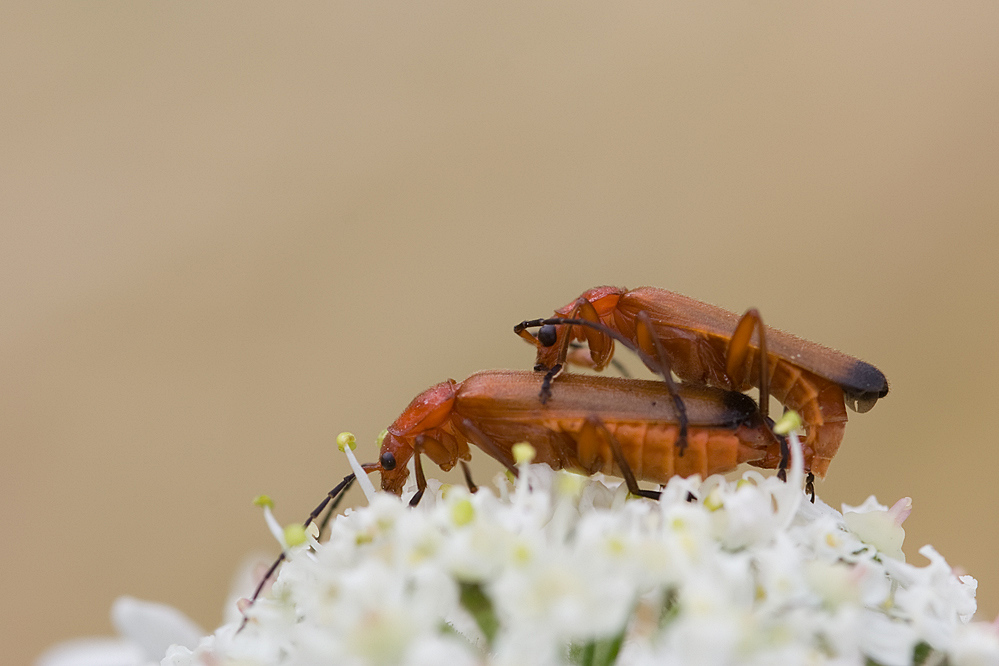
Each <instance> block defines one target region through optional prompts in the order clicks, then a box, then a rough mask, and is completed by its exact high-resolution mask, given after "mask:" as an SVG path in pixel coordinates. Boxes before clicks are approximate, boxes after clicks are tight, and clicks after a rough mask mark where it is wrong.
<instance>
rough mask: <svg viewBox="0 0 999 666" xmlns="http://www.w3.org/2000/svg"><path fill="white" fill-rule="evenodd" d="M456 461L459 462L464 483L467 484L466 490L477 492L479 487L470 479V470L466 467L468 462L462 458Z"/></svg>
mask: <svg viewBox="0 0 999 666" xmlns="http://www.w3.org/2000/svg"><path fill="white" fill-rule="evenodd" d="M458 462H460V463H461V472H462V474H464V475H465V483H467V484H468V492H470V493H477V492H479V487H478V486H477V485H475V482H474V481H472V470H471V469H469V468H468V463H467V462H465V461H464V460H459V461H458Z"/></svg>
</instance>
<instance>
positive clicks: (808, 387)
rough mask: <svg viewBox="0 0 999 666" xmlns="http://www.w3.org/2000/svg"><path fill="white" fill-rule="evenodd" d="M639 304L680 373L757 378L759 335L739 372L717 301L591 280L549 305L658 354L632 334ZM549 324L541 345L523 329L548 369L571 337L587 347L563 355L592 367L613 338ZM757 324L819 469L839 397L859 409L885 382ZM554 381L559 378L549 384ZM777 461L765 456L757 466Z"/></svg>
mask: <svg viewBox="0 0 999 666" xmlns="http://www.w3.org/2000/svg"><path fill="white" fill-rule="evenodd" d="M643 312H644V313H646V314H647V315H648V318H649V320H650V322H651V324H652V328H653V332H654V333H655V335H657V336H658V337H659V340H660V342H661V344H662V347H663V350H664V353H665V356H666V359H663V360H665V361H666V363H667V364H668V366H669V368H670V369H671V370H672V371H673V372H674V373H675V374H676V375H677V376H678V377H680V379H681V380H683V381H685V382H691V383H695V384H699V385H703V386H715V387H719V388H723V389H728V390H732V391H746V390H748V389H750V388H752V387H754V386H757V387H758V386H759V385H760V370H759V357H758V354H759V342H758V335H754V336H753V338H752V340H748V339H747V340H746V342H745V346H744V347H742V348H741V349H740V351H741V352H743V353H745V354H746V355H745V358H744V361H743V362H742V363H741V364H740V365H739V368H738V369H739V371H740V373H739V375H736V376H733V373H730V372H729V371H728V369H727V367H726V364H727V359H728V357H729V354H730V352H731V347H732V346H733V345H732V338H733V331H735V330H736V327H737V326H738V325H739V323H740V317H739V315H736V314H735V313H732V312H729V311H727V310H724V309H722V308H719V307H717V306H714V305H710V304H708V303H704V302H702V301H698V300H695V299H693V298H689V297H687V296H683V295H681V294H677V293H674V292H671V291H666V290H664V289H657V288H655V287H640V288H638V289H632V290H627V289H622V288H619V287H597V288H595V289H590V290H589V291H586V292H584V293H583V295H582V296H580V297H579V298H578V299H576V300H574V301H572V302H571V303H569V304H568V305H566V306H565V307H563V308H560V309H559V310H556V311H555V313H556V316H558V317H564V318H569V319H573V318H587V319H589V318H592V317H593V316H594V314H595V317H596V318H597V320H598V321H599V322H600V323H602V324H603V325H605V326H607V327H609V328H611V329H614V330H616V331H618V332H619V333H621V334H622V335H623V336H625V337H626V338H628V339H630V340H632V341H634V342H635V344H637V345H638V346H639V347H640V348H641V349H642V350H643V351H645V352H646V353H647V354H649V355H650V356H652V357H653V358H657V355H656V350H655V348H654V346H653V345H650V344H649V343H648V341H647V340H645V339H643V338H642V336H641V335H639V331H638V326H637V321H638V317H639V313H643ZM587 315H589V316H587ZM555 328H556V334H557V340H556V343H555V344H554V345H551V346H548V347H545V346H542V345H540V344H539V343H538V342H537V340H536V339H534V338H533V336H531V335H530V334H527V335H525V336H524V337H527V338H528V339H529V340H531V341H532V342H533V343H534V344H536V345H537V346H538V354H537V365H536V366H535V367H536V369H546V370H547V369H551V368H553V367H556V365H558V364H560V363H562V362H563V360H566V354H567V352H566V347H567V346H568V342H569V341H571V340H578V341H586V342H587V343H588V345H589V353H588V354H586V351H587V350H585V349H583V350H577V353H574V354H572V355H570V356H569V357H568V360H569V362H572V363H577V364H581V365H587V366H589V367H592V368H593V369H595V370H601V369H603V368H604V367H606V365H607V364H608V363H609V362H610V360H611V357H612V356H613V354H614V340H613V339H611V338H610V337H609V336H607V335H606V334H603V333H600V332H599V331H594V330H593V329H589V328H586V327H583V326H578V325H572V326H570V325H562V326H556V327H555ZM763 328H764V330H765V334H766V346H767V368H768V374H769V392H770V395H773V396H774V397H775V398H777V400H778V401H780V402H781V403H782V404H784V405H785V406H787V407H789V408H790V409H793V410H795V411H797V412H798V413H800V414H801V416H802V419H803V421H804V424H805V428H806V433H807V435H806V438H805V441H804V443H803V444H804V447H805V465H806V469H808V470H809V471H811V472H812V473H814V474H816V475H818V476H820V477H822V476H825V473H826V470H827V469H828V467H829V462H830V460H832V457H833V456H834V455H835V454H836V451H837V449H838V448H839V444H840V441H841V440H842V438H843V430H844V429H845V427H846V421H847V415H846V405H847V404H849V405H850V407H851V408H852V409H854V410H855V411H857V412H866V411H867V410H869V409H871V407H873V406H874V403H875V402H877V400H878V399H879V398H881V397H884V396H885V395H886V394H887V393H888V382H887V380H886V379H885V376H884V375H883V374H882V373H881V371H879V370H878V369H877V368H875V367H874V366H873V365H870V364H869V363H865V362H864V361H861V360H859V359H856V358H853V357H852V356H848V355H846V354H843V353H841V352H838V351H836V350H834V349H830V348H828V347H824V346H822V345H820V344H817V343H814V342H809V341H808V340H803V339H801V338H799V337H797V336H794V335H791V334H790V333H785V332H784V331H780V330H778V329H775V328H771V327H769V326H764V327H763ZM521 335H524V334H523V333H521ZM567 337H568V339H566V338H567ZM578 352H582V353H578ZM561 381H563V379H562V378H559V379H558V380H557V381H556V382H555V384H557V383H558V382H561ZM778 455H779V454H778ZM776 464H777V463H776V462H775V461H773V460H770V459H769V458H768V459H767V460H766V461H765V464H764V466H766V467H775V466H776Z"/></svg>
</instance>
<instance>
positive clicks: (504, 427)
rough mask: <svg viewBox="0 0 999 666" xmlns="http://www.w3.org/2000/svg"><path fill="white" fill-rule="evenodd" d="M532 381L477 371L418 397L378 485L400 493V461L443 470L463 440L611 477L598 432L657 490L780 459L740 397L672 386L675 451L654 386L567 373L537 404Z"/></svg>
mask: <svg viewBox="0 0 999 666" xmlns="http://www.w3.org/2000/svg"><path fill="white" fill-rule="evenodd" d="M542 380H543V378H542V376H541V375H540V373H536V372H530V371H515V370H487V371H484V372H478V373H476V374H474V375H472V376H470V377H469V378H468V379H466V380H465V381H463V382H455V381H453V380H448V381H446V382H442V383H440V384H437V385H436V386H433V387H431V388H430V389H428V390H426V391H424V392H423V393H421V394H420V395H419V396H417V397H416V399H414V400H413V402H412V403H411V404H410V405H409V407H407V408H406V410H405V411H404V412H403V413H402V415H400V416H399V418H398V419H396V421H395V422H394V423H393V424H392V425H391V426H389V428H388V431H387V434H386V436H385V438H384V439H383V440H382V448H381V456H380V460H381V461H382V462H381V463H380V465H379V468H380V471H381V473H382V489H383V490H387V491H390V492H393V493H396V494H400V493H401V492H402V489H403V486H404V485H405V482H406V479H407V478H408V476H409V470H408V468H407V463H408V462H409V459H410V458H411V457H412V456H413V455H414V453H416V452H417V451H419V452H420V453H425V454H426V455H427V457H429V458H430V459H431V460H432V461H433V462H434V463H436V464H437V465H438V466H440V467H441V468H442V469H444V470H445V471H447V470H449V469H451V468H452V467H453V466H454V465H455V464H457V462H458V461H459V460H468V459H469V458H470V457H471V456H470V451H469V446H468V444H469V443H474V444H476V445H478V446H480V447H481V448H483V449H484V450H485V451H486V452H487V453H489V454H490V455H492V456H493V457H495V458H497V459H498V460H500V462H502V463H503V464H504V465H506V466H507V467H511V466H512V465H513V464H514V459H513V453H512V447H513V445H514V444H517V443H518V442H529V443H530V444H532V445H533V446H534V448H535V450H536V452H537V454H536V457H535V462H543V463H548V464H549V465H550V466H551V467H553V468H554V469H563V468H567V469H576V470H580V471H583V472H585V473H588V474H593V473H596V472H603V473H605V474H613V475H617V476H621V475H622V472H621V469H620V468H619V466H618V465H617V464H616V462H615V460H614V456H613V454H612V451H611V448H610V446H609V445H608V443H607V441H606V438H605V437H603V436H602V434H601V433H602V432H603V431H602V430H601V429H605V431H606V433H609V434H610V435H611V436H612V437H614V438H615V439H616V440H617V442H618V443H619V445H620V448H621V451H622V453H623V454H624V457H625V459H626V461H627V463H628V465H629V467H630V468H631V470H632V471H633V472H634V475H635V477H637V478H638V479H641V480H645V481H651V482H654V483H657V484H664V483H666V481H667V480H668V479H669V478H670V477H672V476H674V475H681V476H689V475H691V474H701V475H703V476H707V475H709V474H714V473H718V472H725V471H729V470H731V469H734V468H735V467H736V466H737V465H739V464H740V463H743V462H747V463H750V464H754V465H764V466H770V467H775V466H776V464H777V463H776V461H777V460H779V457H780V445H779V443H778V442H777V440H776V438H775V437H774V436H773V434H772V433H771V432H770V430H769V428H768V427H767V425H766V423H765V421H764V420H763V418H762V416H761V415H760V413H759V409H758V408H757V406H756V403H754V402H753V400H752V399H751V398H749V397H748V396H745V395H743V394H741V393H735V392H731V391H724V390H720V389H713V388H707V387H681V396H682V398H683V400H684V403H685V406H686V410H687V415H688V420H689V434H688V443H687V447H686V450H685V451H684V452H683V454H682V455H680V453H679V451H678V447H677V446H676V444H677V439H678V433H679V426H678V417H677V413H676V410H675V408H674V404H673V402H672V398H671V396H670V394H669V392H668V391H667V389H666V386H665V385H664V384H663V383H662V382H658V381H648V380H639V379H622V378H617V377H600V376H593V375H567V376H565V377H562V378H560V379H559V381H558V382H556V384H555V385H554V386H553V390H552V396H551V399H550V400H549V401H548V402H547V403H546V404H544V405H542V404H540V402H539V401H538V391H539V390H540V388H541V383H542ZM387 455H388V456H390V457H391V460H392V464H391V465H390V466H386V464H385V461H386V460H387V459H388V458H387ZM389 467H390V468H389ZM417 480H418V482H419V472H418V477H417Z"/></svg>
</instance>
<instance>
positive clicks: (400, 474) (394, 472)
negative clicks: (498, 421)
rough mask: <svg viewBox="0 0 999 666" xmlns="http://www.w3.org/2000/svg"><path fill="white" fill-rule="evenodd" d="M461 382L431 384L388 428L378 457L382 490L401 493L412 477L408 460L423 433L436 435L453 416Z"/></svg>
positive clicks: (449, 381) (451, 380)
mask: <svg viewBox="0 0 999 666" xmlns="http://www.w3.org/2000/svg"><path fill="white" fill-rule="evenodd" d="M457 387H458V384H457V382H455V381H454V380H453V379H449V380H447V381H446V382H441V383H440V384H437V385H436V386H432V387H430V388H429V389H427V390H426V391H424V392H423V393H421V394H420V395H418V396H416V397H415V398H414V399H413V401H412V402H411V403H409V407H407V408H406V409H405V410H404V411H403V412H402V414H400V415H399V418H397V419H396V420H395V423H393V424H392V425H390V426H389V427H388V431H387V433H386V435H385V439H383V440H382V448H381V452H380V453H379V456H378V462H379V470H380V471H381V473H382V490H386V491H388V492H390V493H395V494H396V495H401V494H402V489H403V486H405V485H406V479H407V478H409V459H410V458H412V457H413V453H414V443H415V441H416V439H417V438H418V437H419V436H420V435H424V434H428V433H429V434H431V435H432V434H433V433H432V431H433V430H434V429H435V428H438V427H440V426H441V425H443V424H444V423H445V422H446V421H447V420H448V418H450V416H451V410H452V408H453V406H454V397H455V391H457Z"/></svg>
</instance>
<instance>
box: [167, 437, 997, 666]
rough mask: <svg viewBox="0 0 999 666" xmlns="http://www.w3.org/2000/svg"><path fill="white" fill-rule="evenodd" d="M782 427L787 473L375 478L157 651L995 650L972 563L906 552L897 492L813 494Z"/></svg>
mask: <svg viewBox="0 0 999 666" xmlns="http://www.w3.org/2000/svg"><path fill="white" fill-rule="evenodd" d="M792 439H793V440H794V441H793V448H794V449H796V450H793V451H792V468H791V470H790V474H789V478H788V482H787V483H785V482H783V481H780V480H779V479H777V478H776V477H770V478H767V477H764V476H763V475H761V474H759V473H757V472H754V471H750V472H747V473H746V474H745V475H744V476H743V477H742V478H741V479H740V480H738V481H735V482H730V481H726V480H725V479H723V478H721V477H710V478H708V479H706V480H701V479H699V478H697V477H692V478H688V479H682V478H674V479H673V480H671V481H670V483H669V484H668V485H667V486H666V487H665V488H664V489H663V493H662V497H661V499H660V500H659V501H650V500H647V499H635V498H630V497H629V496H628V494H627V490H626V489H625V488H624V487H623V486H622V485H620V484H618V483H617V482H611V481H608V480H607V479H604V478H601V477H582V476H578V475H575V474H570V473H567V472H553V471H552V470H551V469H550V468H549V467H547V466H545V465H530V464H528V463H527V462H521V463H520V465H519V471H520V474H519V477H518V478H517V479H516V480H515V481H512V480H510V479H508V478H506V477H502V476H501V477H498V480H497V489H496V490H491V489H489V488H482V489H481V490H480V491H479V492H478V493H476V494H470V493H469V492H468V491H466V490H465V489H464V488H460V487H448V486H442V485H440V484H435V483H433V482H431V486H430V489H429V490H428V491H427V493H426V495H425V496H424V497H423V500H422V502H421V503H420V504H419V505H418V506H417V507H416V508H410V507H409V505H408V502H407V501H406V498H403V499H400V498H397V497H395V496H392V495H387V494H383V493H374V492H373V489H370V490H371V495H370V497H369V503H368V505H367V506H366V507H363V508H360V509H355V510H348V511H347V512H346V513H345V514H344V515H342V516H339V517H337V518H336V519H335V520H334V521H333V522H332V525H331V533H330V537H329V539H328V540H327V541H325V542H323V543H319V542H317V541H316V540H315V538H314V536H313V534H314V533H313V534H309V533H306V534H305V535H304V536H301V537H300V538H299V537H296V538H295V539H289V538H288V537H287V535H286V534H283V533H282V532H281V530H280V529H279V528H278V527H276V526H275V527H274V531H275V536H277V538H278V539H279V540H280V541H282V547H283V548H285V551H284V552H285V555H286V560H287V561H286V563H285V564H284V565H283V567H282V568H281V570H280V573H279V575H278V577H277V579H276V580H275V582H274V584H273V587H272V588H271V589H270V590H269V592H267V593H266V594H264V595H263V596H261V597H260V598H259V599H258V600H257V601H256V603H255V604H253V605H252V606H250V607H248V608H247V604H246V603H245V601H244V603H243V604H242V607H243V608H245V609H246V614H247V617H248V621H247V622H246V625H245V627H244V628H243V629H242V630H238V629H239V627H240V622H238V621H234V622H231V623H229V624H226V625H224V626H222V627H221V628H219V629H218V630H217V631H216V632H215V634H214V635H211V636H208V637H206V638H203V639H202V640H201V641H200V643H199V644H198V645H197V646H194V647H181V646H174V647H172V648H170V650H168V652H167V655H166V657H165V658H164V659H163V661H162V663H163V664H164V665H169V666H194V665H209V664H210V665H212V666H218V665H222V664H241V665H244V664H252V665H256V664H259V665H265V664H349V665H354V664H356V665H359V666H360V665H362V664H385V665H388V664H406V665H412V666H418V665H427V666H430V665H434V666H436V665H439V664H455V665H462V664H469V665H472V664H510V665H516V666H525V665H533V664H588V665H589V664H593V665H597V664H650V665H651V664H698V665H707V666H711V665H714V664H718V665H722V664H725V665H728V664H761V665H762V664H837V665H839V664H842V665H847V664H851V665H852V664H856V665H870V664H875V665H876V664H880V665H883V666H901V665H907V664H949V665H952V666H958V665H965V664H969V665H970V664H999V632H997V630H996V627H995V626H994V625H992V624H985V623H973V622H970V619H971V617H972V615H973V614H974V612H975V608H976V604H975V588H976V586H977V583H976V582H975V580H974V579H973V578H971V577H970V576H956V575H955V574H954V572H953V571H952V570H951V568H950V567H949V566H948V564H947V562H946V561H945V560H944V558H943V557H941V556H940V555H939V554H938V553H937V552H936V551H935V550H934V549H933V548H932V547H930V546H924V547H923V548H922V549H921V550H920V551H919V552H920V553H921V554H922V555H923V556H924V557H925V558H926V559H927V560H928V561H929V563H928V564H926V565H924V566H917V565H915V564H911V563H906V562H905V561H904V558H903V556H902V551H901V548H900V546H901V541H902V538H903V537H904V532H903V530H902V526H901V525H902V521H903V520H904V519H905V517H906V516H907V515H908V513H909V511H910V508H911V505H910V502H909V501H908V499H907V498H906V499H903V500H901V501H899V502H897V503H896V504H895V505H894V506H893V507H891V508H888V507H886V506H883V505H880V504H878V503H877V501H876V500H874V498H870V499H868V500H867V501H866V502H864V504H862V505H861V506H859V507H848V506H845V507H843V512H842V513H841V512H839V511H836V510H835V509H833V508H831V507H829V506H827V505H826V504H824V503H823V502H822V501H821V499H818V500H816V502H815V503H814V504H813V503H810V502H809V501H807V498H806V497H805V496H804V494H803V493H802V491H801V484H802V481H803V479H802V469H801V459H800V448H798V447H799V444H798V443H797V440H796V438H792ZM524 457H525V459H526V458H529V457H530V456H529V451H527V452H526V453H525V454H524ZM265 506H266V505H265ZM266 510H267V511H268V512H269V508H268V509H266ZM299 540H301V543H300V544H299V545H288V544H289V543H291V542H293V541H299Z"/></svg>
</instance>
